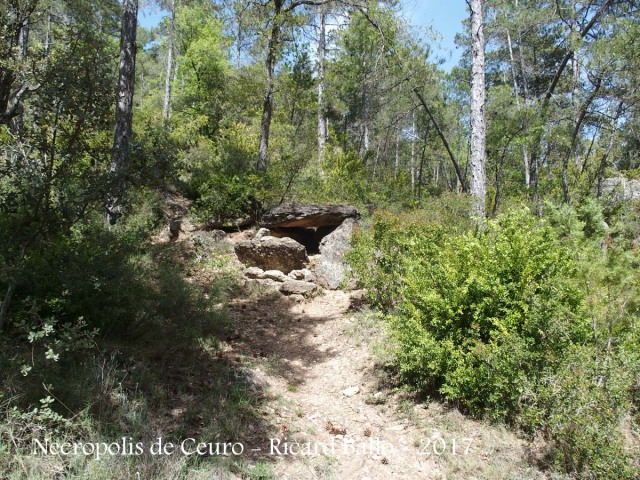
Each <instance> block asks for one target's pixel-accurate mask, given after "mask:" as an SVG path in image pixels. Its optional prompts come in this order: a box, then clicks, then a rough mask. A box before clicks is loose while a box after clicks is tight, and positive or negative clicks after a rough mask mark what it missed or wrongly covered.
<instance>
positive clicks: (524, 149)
mask: <svg viewBox="0 0 640 480" xmlns="http://www.w3.org/2000/svg"><path fill="white" fill-rule="evenodd" d="M507 45H508V46H509V60H510V65H511V77H512V79H513V94H514V95H515V98H516V107H517V108H518V110H520V108H521V107H522V105H521V103H520V89H519V88H518V80H517V75H516V62H515V58H514V55H513V46H512V44H511V34H510V33H509V30H508V29H507ZM522 75H523V77H524V72H522ZM522 161H523V164H524V165H523V167H524V185H525V187H527V188H529V182H530V177H529V150H528V149H527V146H526V145H522ZM494 210H495V209H494ZM494 213H495V212H494Z"/></svg>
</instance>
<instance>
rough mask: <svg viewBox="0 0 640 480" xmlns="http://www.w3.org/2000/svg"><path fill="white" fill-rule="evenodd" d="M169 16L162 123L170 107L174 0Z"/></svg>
mask: <svg viewBox="0 0 640 480" xmlns="http://www.w3.org/2000/svg"><path fill="white" fill-rule="evenodd" d="M170 15H171V18H170V20H169V51H168V52H167V73H166V77H165V80H164V103H163V104H162V123H163V124H165V125H166V123H167V121H168V120H169V112H170V107H171V74H172V73H173V42H174V36H175V24H176V0H171V12H170Z"/></svg>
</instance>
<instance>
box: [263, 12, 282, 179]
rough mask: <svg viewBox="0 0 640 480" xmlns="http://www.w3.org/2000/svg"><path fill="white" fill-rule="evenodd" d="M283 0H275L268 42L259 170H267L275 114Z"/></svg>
mask: <svg viewBox="0 0 640 480" xmlns="http://www.w3.org/2000/svg"><path fill="white" fill-rule="evenodd" d="M282 2H283V0H275V1H274V8H275V10H274V15H273V24H272V26H271V33H270V34H269V42H268V44H267V58H266V60H265V69H266V71H267V88H266V91H265V93H264V100H263V104H262V119H261V120H260V146H259V147H258V166H257V168H258V171H259V172H266V171H267V161H268V157H269V130H270V129H271V116H272V114H273V81H274V78H273V77H274V70H275V65H276V49H277V47H278V43H279V41H280V23H279V22H280V18H279V17H280V12H281V10H282Z"/></svg>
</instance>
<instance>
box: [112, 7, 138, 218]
mask: <svg viewBox="0 0 640 480" xmlns="http://www.w3.org/2000/svg"><path fill="white" fill-rule="evenodd" d="M137 18H138V1H137V0H124V3H123V12H122V30H121V34H120V73H119V76H118V92H117V97H116V128H115V133H114V138H113V150H112V154H111V166H110V167H109V177H110V178H109V180H110V182H109V187H110V188H109V193H108V195H107V201H106V210H107V223H108V224H109V225H114V224H115V223H116V222H117V221H118V218H119V217H121V216H122V213H123V207H124V196H125V193H126V173H127V167H128V164H129V153H130V140H131V133H132V131H131V124H132V122H133V86H134V83H135V73H136V30H137Z"/></svg>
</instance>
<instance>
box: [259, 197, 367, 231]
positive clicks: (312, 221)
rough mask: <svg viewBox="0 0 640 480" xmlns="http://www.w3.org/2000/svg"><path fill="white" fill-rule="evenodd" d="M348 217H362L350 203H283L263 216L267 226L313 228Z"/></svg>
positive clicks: (335, 222)
mask: <svg viewBox="0 0 640 480" xmlns="http://www.w3.org/2000/svg"><path fill="white" fill-rule="evenodd" d="M347 218H360V212H359V211H358V209H357V208H355V207H352V206H350V205H332V204H319V205H312V204H305V203H283V204H282V205H279V206H277V207H275V208H274V209H273V210H271V211H269V212H268V213H266V214H265V215H264V216H263V217H262V222H261V224H262V225H263V226H265V227H278V228H292V227H302V228H312V227H316V228H317V227H327V226H337V225H340V224H341V223H342V222H343V221H344V220H345V219H347Z"/></svg>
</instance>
